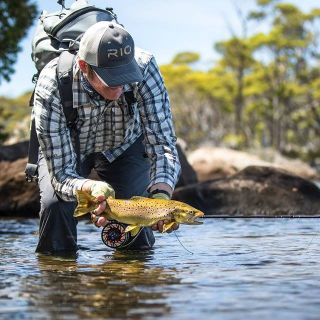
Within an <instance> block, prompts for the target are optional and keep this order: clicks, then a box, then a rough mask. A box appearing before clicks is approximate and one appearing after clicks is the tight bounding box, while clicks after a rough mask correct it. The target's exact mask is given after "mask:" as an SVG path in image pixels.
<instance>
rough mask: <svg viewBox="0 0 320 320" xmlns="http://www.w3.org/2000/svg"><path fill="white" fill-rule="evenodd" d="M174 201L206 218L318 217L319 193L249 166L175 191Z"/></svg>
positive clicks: (300, 180)
mask: <svg viewBox="0 0 320 320" xmlns="http://www.w3.org/2000/svg"><path fill="white" fill-rule="evenodd" d="M173 198H174V199H176V200H179V201H183V202H186V203H188V204H190V205H192V206H194V207H197V208H199V209H200V210H203V211H204V212H205V213H206V214H207V215H227V216H309V215H310V216H314V215H320V189H319V188H318V187H317V186H316V185H315V184H314V183H312V182H310V181H308V180H305V179H303V178H301V177H299V176H295V175H292V174H290V173H288V172H286V171H283V170H280V169H276V168H272V167H264V166H249V167H247V168H245V169H244V170H242V171H240V172H239V173H237V174H234V175H232V176H230V177H228V178H225V179H216V180H210V181H205V182H200V183H197V184H193V185H190V186H187V187H182V188H178V189H176V191H175V193H174V197H173Z"/></svg>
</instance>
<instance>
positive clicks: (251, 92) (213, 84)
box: [162, 0, 320, 163]
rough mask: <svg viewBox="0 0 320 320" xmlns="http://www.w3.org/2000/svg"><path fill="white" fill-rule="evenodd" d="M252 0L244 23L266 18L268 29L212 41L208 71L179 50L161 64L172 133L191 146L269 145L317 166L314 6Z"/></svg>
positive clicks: (319, 123)
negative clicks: (254, 3) (212, 54)
mask: <svg viewBox="0 0 320 320" xmlns="http://www.w3.org/2000/svg"><path fill="white" fill-rule="evenodd" d="M257 5H258V7H257V10H253V11H252V12H250V13H249V14H248V16H247V17H248V18H247V19H248V20H247V21H252V20H256V21H259V20H262V19H263V20H265V21H269V22H270V25H269V30H267V31H265V32H264V33H252V35H251V36H250V37H246V38H241V37H231V38H230V39H226V40H224V41H220V42H219V43H216V44H215V46H214V48H215V49H216V50H217V52H218V53H219V54H220V55H221V58H220V59H219V60H218V61H217V62H216V63H215V65H214V66H213V67H212V69H211V70H209V71H198V70H194V69H192V68H191V67H190V62H192V61H193V59H192V58H190V56H189V55H188V54H186V53H182V54H181V56H180V55H177V56H176V57H175V59H174V60H173V63H172V64H169V65H166V66H163V67H162V73H163V75H164V78H165V81H166V85H167V87H168V90H169V93H170V98H171V105H172V110H173V114H174V118H175V120H176V128H177V134H178V136H180V137H183V138H184V139H185V140H186V141H187V142H188V143H189V145H190V146H191V147H196V146H197V145H198V144H200V143H203V142H206V141H208V140H209V141H210V142H212V143H215V144H217V145H224V146H229V147H230V146H231V147H233V148H257V147H258V148H259V147H273V148H275V149H277V150H278V151H281V152H283V153H284V154H287V155H288V154H289V155H295V156H297V155H300V156H301V157H302V158H303V159H305V160H306V159H307V160H310V161H312V162H315V161H316V160H315V159H314V158H310V157H315V156H316V157H319V159H318V161H319V163H320V140H319V135H320V80H319V79H320V68H319V65H320V64H319V62H320V61H319V58H320V55H319V52H318V50H317V48H318V47H317V45H318V43H319V38H318V33H317V32H316V31H315V29H314V28H315V23H316V22H318V20H319V18H320V9H314V10H312V11H311V12H310V13H304V12H302V11H300V10H299V9H298V8H297V7H296V6H294V5H292V4H290V3H283V2H281V1H273V0H264V1H263V0H259V1H257ZM191 57H192V55H191Z"/></svg>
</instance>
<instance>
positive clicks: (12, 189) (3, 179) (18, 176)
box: [0, 158, 40, 217]
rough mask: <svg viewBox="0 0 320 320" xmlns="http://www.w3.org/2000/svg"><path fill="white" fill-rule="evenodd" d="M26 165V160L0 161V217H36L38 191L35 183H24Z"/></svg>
mask: <svg viewBox="0 0 320 320" xmlns="http://www.w3.org/2000/svg"><path fill="white" fill-rule="evenodd" d="M26 163H27V159H26V158H24V159H19V160H16V161H14V162H9V161H0V216H8V217H18V216H23V217H36V216H38V212H39V209H40V204H39V200H40V198H39V189H38V185H37V184H36V183H35V182H33V183H28V182H26V180H25V174H24V169H25V166H26Z"/></svg>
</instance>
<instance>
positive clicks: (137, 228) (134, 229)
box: [124, 225, 140, 237]
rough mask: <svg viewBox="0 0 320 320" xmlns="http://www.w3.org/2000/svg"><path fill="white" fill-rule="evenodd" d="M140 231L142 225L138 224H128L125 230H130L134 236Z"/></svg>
mask: <svg viewBox="0 0 320 320" xmlns="http://www.w3.org/2000/svg"><path fill="white" fill-rule="evenodd" d="M139 231H140V227H139V226H136V225H131V226H127V227H126V229H125V230H124V232H130V233H131V235H132V236H133V237H134V236H135V235H137V234H138V232H139Z"/></svg>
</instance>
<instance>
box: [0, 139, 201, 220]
mask: <svg viewBox="0 0 320 320" xmlns="http://www.w3.org/2000/svg"><path fill="white" fill-rule="evenodd" d="M27 153H28V141H25V142H20V143H17V144H15V145H10V146H2V147H1V148H0V216H7V217H17V216H23V217H37V216H38V212H39V209H40V204H39V203H40V197H39V189H38V185H37V183H35V182H31V183H28V182H26V180H25V174H24V170H25V166H26V163H27V158H26V155H27ZM178 153H179V157H180V161H181V167H182V174H181V176H180V179H179V182H178V185H179V186H186V185H188V184H191V183H195V182H197V177H196V173H195V171H194V170H193V168H192V167H191V166H190V164H189V163H188V161H187V158H186V156H185V155H184V151H183V150H182V148H181V147H180V146H179V145H178ZM90 178H92V179H99V177H98V176H97V175H96V173H95V172H94V170H93V172H92V173H91V175H90Z"/></svg>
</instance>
